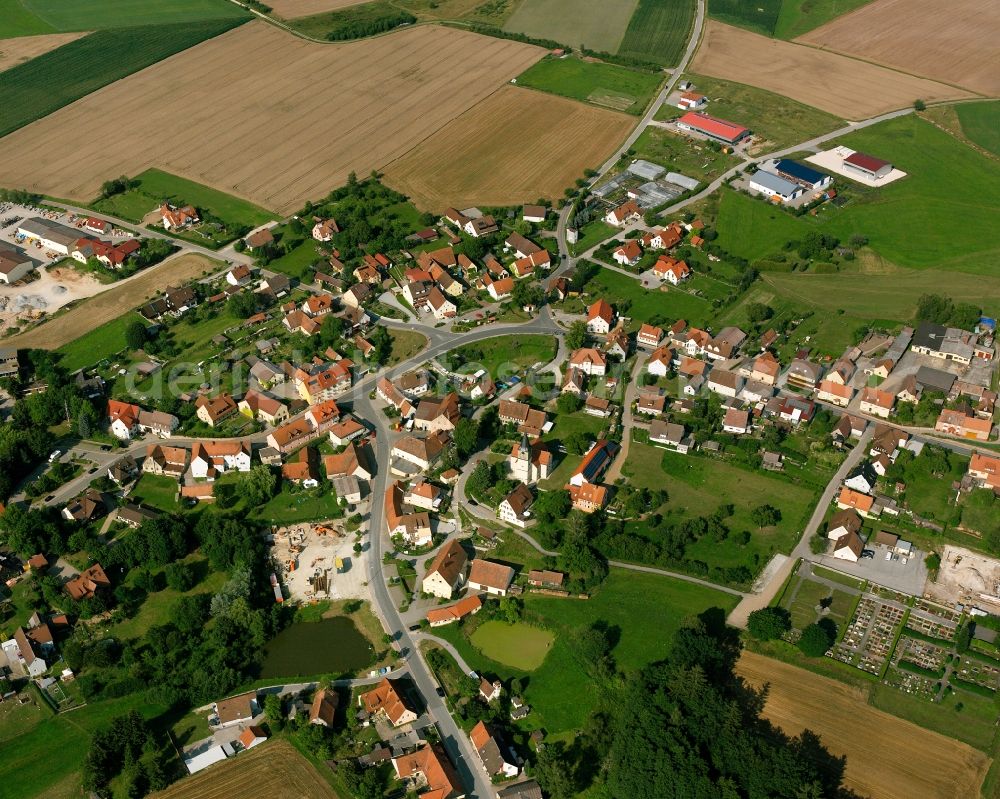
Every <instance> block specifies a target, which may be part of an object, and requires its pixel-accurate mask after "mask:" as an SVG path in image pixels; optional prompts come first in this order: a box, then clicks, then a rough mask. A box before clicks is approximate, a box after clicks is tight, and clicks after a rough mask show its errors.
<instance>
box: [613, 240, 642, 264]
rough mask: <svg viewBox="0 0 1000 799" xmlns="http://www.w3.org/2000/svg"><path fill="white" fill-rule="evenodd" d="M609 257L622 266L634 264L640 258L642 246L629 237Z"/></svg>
mask: <svg viewBox="0 0 1000 799" xmlns="http://www.w3.org/2000/svg"><path fill="white" fill-rule="evenodd" d="M611 257H612V258H614V259H615V261H616V262H618V263H619V264H621V265H622V266H635V265H636V264H637V263H639V259H640V258H642V247H640V246H639V242H637V241H635V240H634V239H629V240H628V241H626V242H625V243H624V244H623V245H622V246H621V247H619V248H618V249H617V250H615V251H614V252H613V253H612V254H611Z"/></svg>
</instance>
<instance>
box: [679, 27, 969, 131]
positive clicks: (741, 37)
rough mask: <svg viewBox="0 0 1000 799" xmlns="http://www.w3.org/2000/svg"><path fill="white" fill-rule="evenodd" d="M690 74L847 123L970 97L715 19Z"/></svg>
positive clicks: (901, 74) (942, 85)
mask: <svg viewBox="0 0 1000 799" xmlns="http://www.w3.org/2000/svg"><path fill="white" fill-rule="evenodd" d="M691 71H692V72H698V73H701V74H703V75H709V76H711V77H714V78H724V79H725V80H732V81H736V82H737V83H745V84H747V85H749V86H756V87H758V88H760V89H767V90H768V91H772V92H775V93H776V94H783V95H785V96H786V97H791V98H792V99H793V100H798V101H799V102H800V103H805V104H806V105H811V106H813V107H814V108H819V109H821V110H823V111H829V112H830V113H831V114H836V115H837V116H839V117H843V118H844V119H847V120H861V119H867V118H868V117H873V116H877V115H878V114H883V113H885V112H887V111H894V110H896V109H898V108H905V107H907V106H909V105H910V104H912V103H913V101H914V100H916V99H917V98H921V99H923V100H925V101H927V102H931V101H935V100H951V99H960V98H965V97H971V96H972V94H971V93H969V92H966V91H963V90H961V89H956V88H953V87H951V86H945V85H944V84H942V83H936V82H935V81H931V80H925V79H923V78H916V77H913V76H911V75H904V74H903V73H901V72H895V71H893V70H890V69H885V68H884V67H879V66H876V65H875V64H867V63H865V62H864V61H858V60H856V59H853V58H848V57H846V56H842V55H837V54H836V53H827V52H823V51H822V50H817V49H815V48H813V47H806V46H804V45H800V44H792V43H791V42H783V41H779V40H777V39H768V38H767V37H766V36H760V35H759V34H756V33H751V32H750V31H745V30H742V29H740V28H734V27H732V26H731V25H724V24H722V23H721V22H716V21H715V20H709V22H708V25H707V27H706V29H705V36H704V38H703V39H702V42H701V46H700V47H699V48H698V53H697V55H696V56H695V59H694V63H693V64H692V65H691ZM708 112H709V113H711V112H712V109H711V106H709V109H708ZM739 121H740V120H738V119H734V120H733V122H739Z"/></svg>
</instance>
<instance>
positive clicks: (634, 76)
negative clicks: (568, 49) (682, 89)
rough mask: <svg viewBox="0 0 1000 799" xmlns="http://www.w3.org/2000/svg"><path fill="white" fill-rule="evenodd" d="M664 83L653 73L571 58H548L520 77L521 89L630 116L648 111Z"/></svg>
mask: <svg viewBox="0 0 1000 799" xmlns="http://www.w3.org/2000/svg"><path fill="white" fill-rule="evenodd" d="M661 80H662V77H661V76H660V75H654V74H652V73H650V72H640V71H639V70H637V69H629V68H628V67H620V66H617V65H615V64H606V63H603V62H598V61H581V60H580V59H579V58H575V57H572V56H571V57H567V58H554V57H549V58H545V59H543V60H541V61H539V62H538V63H537V64H535V65H534V66H532V67H530V68H529V69H528V70H527V71H526V72H523V73H521V74H520V75H519V76H518V77H517V83H518V85H519V86H527V87H528V88H530V89H539V90H540V91H543V92H549V93H551V94H558V95H560V96H562V97H569V98H570V99H571V100H580V101H581V102H589V103H592V104H593V105H599V106H604V107H605V108H612V109H614V110H616V111H627V112H628V113H630V114H642V112H643V111H645V110H646V106H648V105H649V101H650V100H651V99H652V97H653V95H654V94H655V93H656V90H657V89H658V88H659V86H660V82H661Z"/></svg>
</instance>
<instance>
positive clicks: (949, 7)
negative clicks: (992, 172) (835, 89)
mask: <svg viewBox="0 0 1000 799" xmlns="http://www.w3.org/2000/svg"><path fill="white" fill-rule="evenodd" d="M998 29H1000V8H998V7H997V5H996V4H995V3H980V2H977V0H954V2H950V3H948V4H946V5H942V4H941V3H936V2H934V0H875V2H872V3H868V4H867V5H864V6H862V7H861V8H859V9H858V10H857V11H855V12H854V13H851V14H846V15H845V16H842V17H839V18H838V19H835V20H833V21H832V22H830V23H828V24H826V25H823V26H822V27H820V28H817V29H816V30H814V31H811V32H809V33H807V34H805V35H804V36H801V37H799V41H801V42H803V43H805V44H810V45H814V46H816V47H822V48H824V49H827V50H833V51H835V52H840V53H846V54H848V55H852V56H856V57H858V58H863V59H865V60H866V61H873V62H875V63H879V64H885V65H887V66H890V67H894V68H896V69H901V70H903V71H905V72H910V73H912V74H914V75H922V76H924V77H926V78H930V79H932V80H935V81H940V82H942V83H950V84H953V85H956V86H961V87H963V88H965V89H970V90H971V91H974V92H978V93H980V94H985V95H994V96H995V95H997V94H1000V71H998V70H997V68H996V65H997V61H998V60H1000V40H998V38H997V36H996V31H997V30H998Z"/></svg>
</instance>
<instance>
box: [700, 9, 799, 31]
mask: <svg viewBox="0 0 1000 799" xmlns="http://www.w3.org/2000/svg"><path fill="white" fill-rule="evenodd" d="M782 5H783V0H708V15H709V16H710V17H713V18H714V19H717V20H719V21H720V22H725V23H726V24H727V25H738V26H739V27H741V28H748V29H749V30H752V31H756V32H757V33H763V34H764V35H765V36H771V35H772V34H773V33H774V29H775V27H776V26H777V24H778V17H779V15H780V14H781V7H782Z"/></svg>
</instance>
